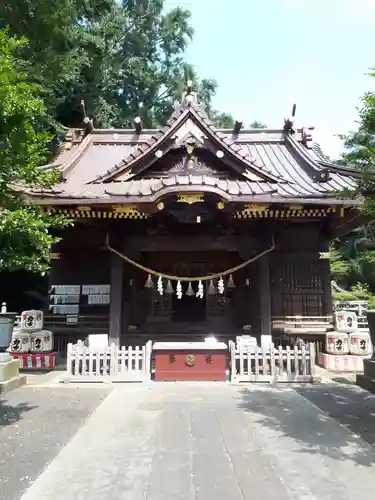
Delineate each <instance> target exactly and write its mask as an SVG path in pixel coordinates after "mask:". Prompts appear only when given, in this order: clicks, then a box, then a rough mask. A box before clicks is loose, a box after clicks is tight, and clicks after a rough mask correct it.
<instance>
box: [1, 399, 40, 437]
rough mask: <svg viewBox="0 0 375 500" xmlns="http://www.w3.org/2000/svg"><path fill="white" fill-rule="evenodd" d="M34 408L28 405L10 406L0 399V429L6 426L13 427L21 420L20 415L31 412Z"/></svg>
mask: <svg viewBox="0 0 375 500" xmlns="http://www.w3.org/2000/svg"><path fill="white" fill-rule="evenodd" d="M34 408H36V406H34V405H31V404H29V403H19V404H17V405H14V406H13V405H11V404H9V403H8V402H7V401H4V399H2V397H0V429H1V428H2V427H5V426H7V425H13V424H15V423H16V422H18V421H19V420H20V419H21V418H22V414H23V413H25V412H28V411H30V410H33V409H34Z"/></svg>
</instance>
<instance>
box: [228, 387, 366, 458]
mask: <svg viewBox="0 0 375 500" xmlns="http://www.w3.org/2000/svg"><path fill="white" fill-rule="evenodd" d="M241 393H242V397H241V398H240V400H239V401H238V405H239V407H240V408H242V409H243V410H245V411H247V412H250V413H252V414H253V417H255V420H256V423H259V424H260V425H262V426H263V427H266V428H267V430H268V433H269V434H270V435H271V436H272V439H279V438H283V437H284V438H291V439H292V440H293V442H294V446H297V447H298V451H299V452H302V453H315V454H318V455H321V456H322V459H323V460H324V457H325V456H326V457H330V458H332V459H334V460H352V461H354V462H355V463H357V464H358V465H362V466H367V467H373V466H375V448H373V447H372V446H369V444H371V445H373V446H374V445H375V396H373V395H371V394H369V393H368V392H366V391H363V390H361V389H359V388H358V387H356V386H351V385H340V384H324V385H318V386H315V385H306V386H297V387H294V388H293V389H285V388H276V389H274V390H265V389H264V388H260V387H259V388H257V387H256V386H252V387H251V388H249V389H246V388H244V389H243V390H242V391H241ZM300 396H302V397H300ZM306 400H307V401H309V402H310V403H312V404H313V405H315V407H314V406H312V405H311V404H307V401H306ZM330 417H332V418H333V419H335V420H336V423H335V422H334V421H332V419H331V418H330ZM337 422H338V423H339V424H341V426H339V425H337ZM342 426H345V427H346V429H348V430H349V431H351V432H347V430H346V429H343V427H342ZM270 431H271V432H270Z"/></svg>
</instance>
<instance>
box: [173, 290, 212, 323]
mask: <svg viewBox="0 0 375 500" xmlns="http://www.w3.org/2000/svg"><path fill="white" fill-rule="evenodd" d="M189 289H190V290H189ZM188 291H190V293H192V295H189V294H187V292H188ZM197 291H198V283H192V284H191V286H190V287H189V284H188V283H182V298H181V299H178V298H177V296H176V294H175V293H174V294H173V297H172V322H173V323H190V322H192V323H195V322H198V321H206V319H207V301H206V297H205V295H204V297H203V299H200V298H198V297H196V293H197Z"/></svg>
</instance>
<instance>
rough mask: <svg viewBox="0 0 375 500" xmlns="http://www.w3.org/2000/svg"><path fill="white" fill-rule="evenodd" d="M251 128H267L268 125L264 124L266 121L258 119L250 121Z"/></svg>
mask: <svg viewBox="0 0 375 500" xmlns="http://www.w3.org/2000/svg"><path fill="white" fill-rule="evenodd" d="M250 128H267V125H264V123H262V122H259V121H258V120H254V121H253V122H251V123H250Z"/></svg>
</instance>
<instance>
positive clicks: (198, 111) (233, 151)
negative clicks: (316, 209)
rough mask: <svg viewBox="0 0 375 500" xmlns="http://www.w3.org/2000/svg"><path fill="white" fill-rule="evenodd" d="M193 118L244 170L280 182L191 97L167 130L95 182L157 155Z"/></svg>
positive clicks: (179, 109)
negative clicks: (216, 124)
mask: <svg viewBox="0 0 375 500" xmlns="http://www.w3.org/2000/svg"><path fill="white" fill-rule="evenodd" d="M187 97H189V96H187ZM189 116H191V117H192V118H193V119H195V121H196V122H197V124H198V126H199V127H200V128H201V129H203V131H204V132H205V133H206V134H207V135H208V136H210V137H211V140H214V141H215V142H216V143H217V144H218V146H220V147H221V148H223V150H224V151H226V152H227V153H229V154H230V155H232V156H233V157H234V159H235V160H237V161H238V162H240V163H242V164H243V165H244V167H245V168H247V170H248V173H255V174H256V175H258V176H260V177H262V178H263V179H264V180H265V181H268V182H280V179H279V178H277V177H275V176H274V175H273V174H271V173H270V172H266V171H265V170H264V168H263V166H261V165H258V164H257V163H256V160H255V158H253V157H252V156H251V155H250V153H249V152H248V151H245V150H244V149H243V148H242V147H241V146H240V145H238V144H236V143H235V141H234V140H233V139H230V138H228V137H227V136H226V135H224V134H222V133H220V132H219V131H218V130H217V129H216V127H215V126H214V124H213V122H212V121H211V119H210V118H209V116H208V115H207V113H206V111H205V110H204V108H203V107H202V106H201V105H200V104H198V103H196V102H194V100H188V99H187V98H185V100H184V101H183V102H182V103H181V104H180V105H179V106H177V107H176V109H175V111H174V112H173V113H172V115H171V117H170V119H169V120H168V122H167V125H166V127H164V128H163V129H160V130H158V131H155V132H156V133H155V134H153V135H152V137H151V139H150V140H149V141H147V142H146V143H144V144H142V145H140V146H138V148H137V150H136V151H135V152H134V153H132V154H130V156H129V157H126V158H124V159H123V160H122V161H121V162H120V163H119V164H117V165H115V166H114V167H112V168H111V169H109V170H107V171H106V172H105V173H104V174H101V175H99V176H98V177H96V178H95V179H94V180H93V181H91V182H92V183H98V182H106V181H109V180H111V179H113V177H114V176H116V175H118V174H120V173H122V172H124V171H127V170H129V171H131V168H132V167H133V166H135V165H136V164H137V162H138V161H140V160H141V158H144V157H146V156H147V155H149V154H150V153H152V152H156V151H157V149H158V148H159V147H160V146H161V144H163V143H164V142H165V141H167V140H168V139H170V138H171V136H172V135H173V133H174V132H175V131H176V129H178V127H179V126H180V125H182V124H183V123H184V122H185V121H186V120H187V119H188V118H189ZM154 161H156V160H154ZM147 166H148V165H147ZM147 166H145V167H144V169H145V168H147ZM144 169H143V170H144ZM139 173H140V172H137V174H139ZM134 175H135V174H134ZM244 176H246V172H245V173H244ZM131 177H132V174H131V173H130V175H129V179H130V178H131Z"/></svg>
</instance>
